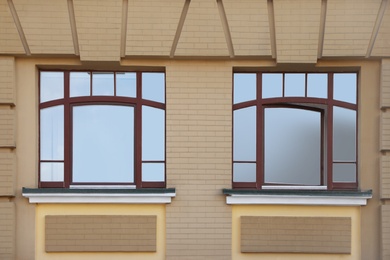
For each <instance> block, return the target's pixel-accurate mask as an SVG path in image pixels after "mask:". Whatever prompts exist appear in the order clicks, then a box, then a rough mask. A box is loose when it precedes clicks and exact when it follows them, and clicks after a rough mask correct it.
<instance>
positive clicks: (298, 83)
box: [284, 73, 305, 97]
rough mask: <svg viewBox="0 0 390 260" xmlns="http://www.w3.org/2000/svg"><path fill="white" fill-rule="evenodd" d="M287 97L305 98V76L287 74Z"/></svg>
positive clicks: (285, 90)
mask: <svg viewBox="0 0 390 260" xmlns="http://www.w3.org/2000/svg"><path fill="white" fill-rule="evenodd" d="M284 80H285V88H284V96H285V97H304V96H305V74H301V73H286V74H285V79H284Z"/></svg>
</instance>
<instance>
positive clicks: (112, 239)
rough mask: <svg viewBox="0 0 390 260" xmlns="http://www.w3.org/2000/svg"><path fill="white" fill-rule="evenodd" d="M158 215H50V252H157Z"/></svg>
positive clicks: (47, 226) (47, 224) (47, 227)
mask: <svg viewBox="0 0 390 260" xmlns="http://www.w3.org/2000/svg"><path fill="white" fill-rule="evenodd" d="M156 221H157V217H156V216H125V215H122V216H108V215H107V216H99V215H91V216H85V215H84V216H70V215H68V216H63V215H62V216H58V215H57V216H55V215H52V216H46V217H45V247H46V252H155V251H156V232H157V231H156Z"/></svg>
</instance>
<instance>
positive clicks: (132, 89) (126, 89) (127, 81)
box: [116, 72, 137, 97]
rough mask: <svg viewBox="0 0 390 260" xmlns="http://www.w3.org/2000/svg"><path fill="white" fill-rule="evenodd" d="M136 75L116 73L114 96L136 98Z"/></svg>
mask: <svg viewBox="0 0 390 260" xmlns="http://www.w3.org/2000/svg"><path fill="white" fill-rule="evenodd" d="M136 75H137V74H136V73H120V72H117V73H116V95H117V96H123V97H136V95H137V94H136V92H137V90H136V83H137V79H136Z"/></svg>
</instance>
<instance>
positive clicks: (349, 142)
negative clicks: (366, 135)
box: [333, 107, 356, 161]
mask: <svg viewBox="0 0 390 260" xmlns="http://www.w3.org/2000/svg"><path fill="white" fill-rule="evenodd" d="M355 160H356V111H355V110H351V109H346V108H341V107H334V108H333V161H355Z"/></svg>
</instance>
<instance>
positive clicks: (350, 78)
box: [333, 73, 356, 104]
mask: <svg viewBox="0 0 390 260" xmlns="http://www.w3.org/2000/svg"><path fill="white" fill-rule="evenodd" d="M333 91H334V92H333V96H334V99H336V100H340V101H344V102H349V103H353V104H356V73H335V74H334V90H333Z"/></svg>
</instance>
